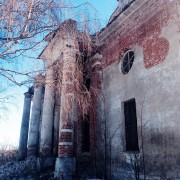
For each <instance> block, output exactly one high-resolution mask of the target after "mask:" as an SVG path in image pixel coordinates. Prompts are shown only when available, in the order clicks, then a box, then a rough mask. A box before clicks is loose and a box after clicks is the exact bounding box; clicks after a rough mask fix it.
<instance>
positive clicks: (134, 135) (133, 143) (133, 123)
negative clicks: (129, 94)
mask: <svg viewBox="0 0 180 180" xmlns="http://www.w3.org/2000/svg"><path fill="white" fill-rule="evenodd" d="M124 116H125V135H126V151H138V150H139V146H138V132H137V116H136V102H135V99H131V100H129V101H126V102H124Z"/></svg>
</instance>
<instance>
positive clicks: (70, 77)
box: [55, 21, 78, 180]
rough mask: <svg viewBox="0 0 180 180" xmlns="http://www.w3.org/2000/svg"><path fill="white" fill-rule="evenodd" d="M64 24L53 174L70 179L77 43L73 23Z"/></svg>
mask: <svg viewBox="0 0 180 180" xmlns="http://www.w3.org/2000/svg"><path fill="white" fill-rule="evenodd" d="M66 23H67V24H65V27H66V28H67V29H65V33H64V31H63V30H62V31H63V32H62V34H63V33H64V34H63V35H64V38H63V39H64V49H63V69H62V85H61V107H60V129H59V131H60V132H59V147H58V158H57V159H56V167H55V173H56V174H57V175H56V174H55V176H58V174H61V177H62V178H63V179H66V180H72V179H73V176H74V174H75V163H76V161H75V157H74V147H73V145H74V144H73V143H74V139H73V135H74V134H73V132H74V131H73V123H74V121H77V116H76V115H77V113H75V107H76V106H75V88H74V84H75V79H74V78H75V69H76V54H77V48H78V47H77V44H76V36H74V35H75V32H76V30H75V29H74V28H75V23H74V22H72V21H69V22H68V21H67V22H66Z"/></svg>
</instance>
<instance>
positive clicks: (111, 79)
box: [98, 1, 180, 179]
mask: <svg viewBox="0 0 180 180" xmlns="http://www.w3.org/2000/svg"><path fill="white" fill-rule="evenodd" d="M151 2H152V1H151ZM147 8H148V7H147ZM146 24H148V21H147V22H146ZM142 26H143V25H142ZM109 28H111V27H109ZM120 31H121V29H120V30H119V31H118V32H120ZM153 33H154V32H153V31H152V32H151V31H149V32H148V34H147V35H148V36H146V35H145V37H144V38H145V39H146V42H147V41H149V40H152V41H153V42H152V43H154V44H156V43H157V39H153V38H151V37H152V35H153ZM109 36H110V35H109ZM159 38H160V39H166V41H167V43H168V46H169V48H168V50H167V51H166V52H164V48H162V47H163V42H162V43H159V44H158V46H157V47H156V48H159V51H160V52H158V53H157V54H156V52H155V50H156V48H155V49H154V48H153V47H152V46H150V45H147V46H148V48H151V51H152V52H151V54H150V55H149V57H148V58H149V59H151V60H152V62H151V65H150V66H146V65H147V64H146V63H144V60H145V58H147V56H146V55H147V54H146V47H145V46H144V45H143V43H139V44H138V43H132V44H131V42H132V41H130V43H124V45H123V44H121V45H122V46H123V47H121V46H118V47H119V49H118V48H113V47H114V45H115V44H118V38H117V39H114V41H115V42H114V43H113V44H111V43H109V42H110V41H111V40H112V39H111V36H110V37H107V39H106V41H105V43H104V44H106V45H105V46H103V52H104V62H105V64H106V65H105V66H104V69H103V71H102V77H103V78H102V94H103V97H104V100H102V99H103V98H102V96H101V98H100V97H99V109H98V125H99V131H98V134H99V135H100V136H99V137H98V148H99V151H100V152H104V126H103V124H104V123H105V122H106V125H107V129H106V131H107V137H106V138H107V139H108V140H110V139H111V141H112V144H111V145H112V147H111V153H112V154H111V156H112V157H111V162H112V164H111V171H112V174H111V178H112V179H119V177H120V174H121V173H122V172H124V173H125V172H128V171H129V169H128V168H127V167H126V164H124V162H128V157H129V155H128V153H127V152H125V127H124V111H123V102H124V101H127V100H129V99H132V98H135V99H136V111H137V120H138V133H139V146H140V148H141V135H140V129H141V127H142V126H143V137H145V140H144V143H145V144H144V152H145V160H146V161H145V162H146V166H147V174H148V175H149V176H151V175H157V176H161V177H170V178H175V177H179V178H180V170H179V169H180V153H179V149H180V145H179V142H180V131H179V129H180V123H179V121H180V120H179V117H180V90H179V89H180V51H179V50H180V31H179V27H178V24H177V23H175V21H174V20H169V21H168V23H167V24H164V26H163V27H162V28H161V31H160V32H159ZM124 42H125V41H124ZM119 43H120V42H119ZM108 44H109V47H108V49H106V48H105V47H106V46H107V45H108ZM126 45H128V46H127V47H126ZM161 46H162V47H161ZM128 47H131V49H133V50H134V52H135V60H134V63H133V66H132V68H131V70H130V71H129V73H128V74H125V75H124V74H122V72H121V63H122V62H121V61H120V62H119V60H117V59H119V57H118V54H119V51H120V50H122V49H123V48H128ZM153 53H155V55H156V56H155V59H153V58H152V55H153V57H154V54H153ZM116 55H117V56H116ZM160 56H162V57H160ZM158 58H159V59H161V58H162V59H163V60H162V61H161V60H160V61H159V62H158V63H157V61H156V59H158ZM153 60H154V61H153ZM153 63H154V64H153ZM141 112H142V113H141ZM141 120H142V125H141ZM108 143H109V145H110V141H108ZM109 145H108V147H109ZM108 147H107V148H108ZM107 154H108V158H109V151H108V152H107ZM107 164H108V168H109V167H110V161H108V163H107Z"/></svg>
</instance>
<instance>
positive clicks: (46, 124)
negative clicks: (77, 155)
mask: <svg viewBox="0 0 180 180" xmlns="http://www.w3.org/2000/svg"><path fill="white" fill-rule="evenodd" d="M46 72H47V73H46V85H45V94H44V104H43V112H42V124H41V140H40V156H41V157H50V156H51V155H52V141H53V137H52V136H53V116H54V73H53V68H52V64H51V65H49V64H48V63H47V70H46Z"/></svg>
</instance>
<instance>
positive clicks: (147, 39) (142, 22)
mask: <svg viewBox="0 0 180 180" xmlns="http://www.w3.org/2000/svg"><path fill="white" fill-rule="evenodd" d="M177 3H178V1H168V0H165V1H156V0H150V1H148V2H146V3H144V4H143V5H142V6H141V7H140V8H139V9H137V10H136V11H135V12H133V13H132V14H131V15H129V16H128V18H127V19H125V20H124V21H123V22H122V23H121V22H118V18H117V19H116V20H115V21H114V22H112V23H111V24H110V25H109V26H108V27H107V28H105V30H104V32H101V34H100V38H102V35H103V34H109V35H107V37H106V38H105V40H104V42H102V45H101V48H100V49H101V51H102V53H103V57H104V67H106V66H107V65H110V64H112V63H113V62H115V61H116V60H121V59H122V56H123V54H124V53H125V51H126V49H133V47H134V46H135V45H138V46H140V47H143V50H144V66H145V68H151V67H153V66H155V65H157V64H160V63H162V62H163V61H164V60H165V58H166V56H167V54H168V51H169V42H168V40H167V39H165V38H164V37H161V36H160V35H161V31H162V30H163V28H164V27H165V26H167V24H168V23H169V22H170V20H173V21H177V19H178V17H179V15H178V11H177ZM120 16H121V15H120ZM113 23H119V26H118V27H119V29H117V28H116V32H113V31H112V29H113V28H114V24H113ZM111 31H112V32H113V34H112V32H111ZM110 32H111V33H110Z"/></svg>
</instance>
